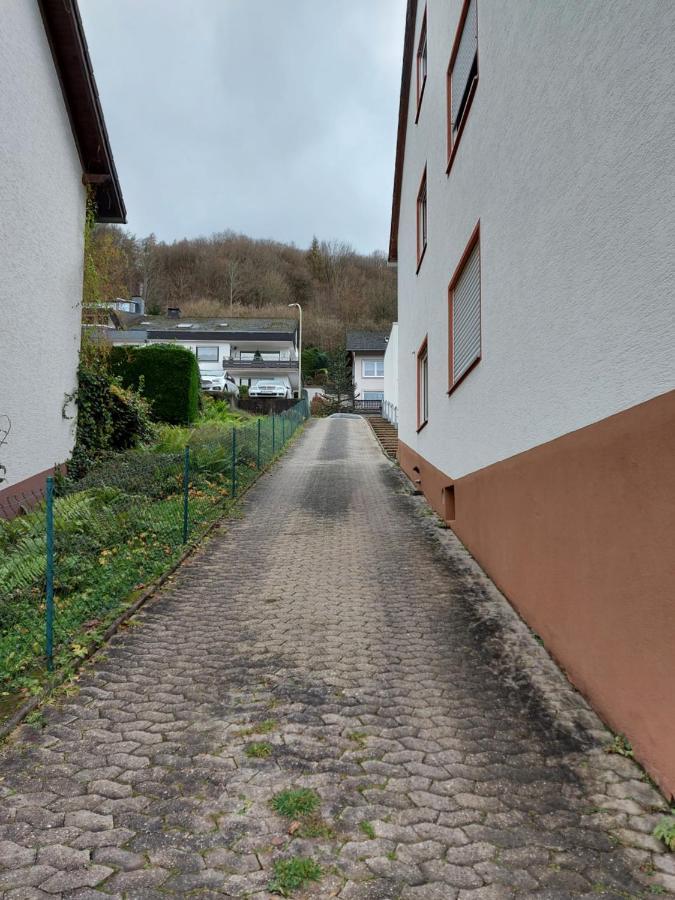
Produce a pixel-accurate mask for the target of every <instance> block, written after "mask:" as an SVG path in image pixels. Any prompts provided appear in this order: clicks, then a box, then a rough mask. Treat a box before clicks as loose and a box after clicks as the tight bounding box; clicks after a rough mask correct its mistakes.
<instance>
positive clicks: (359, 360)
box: [353, 350, 384, 400]
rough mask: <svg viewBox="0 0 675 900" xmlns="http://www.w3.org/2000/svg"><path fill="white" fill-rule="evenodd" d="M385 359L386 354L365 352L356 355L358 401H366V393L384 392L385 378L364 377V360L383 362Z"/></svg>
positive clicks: (355, 369)
mask: <svg viewBox="0 0 675 900" xmlns="http://www.w3.org/2000/svg"><path fill="white" fill-rule="evenodd" d="M383 358H384V353H377V352H374V351H373V352H367V351H365V350H364V351H363V352H362V353H361V352H358V353H354V369H353V376H354V386H355V396H356V399H357V400H365V399H366V398H365V392H366V391H380V392H382V391H384V378H371V377H365V376H364V375H363V362H364V360H371V359H376V360H380V361H381V360H382V359H383Z"/></svg>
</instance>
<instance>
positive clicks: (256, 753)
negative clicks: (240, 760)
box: [244, 741, 272, 759]
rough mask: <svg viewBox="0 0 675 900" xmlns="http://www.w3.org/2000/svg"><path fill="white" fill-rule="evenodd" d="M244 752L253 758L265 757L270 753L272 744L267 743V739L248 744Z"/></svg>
mask: <svg viewBox="0 0 675 900" xmlns="http://www.w3.org/2000/svg"><path fill="white" fill-rule="evenodd" d="M244 753H245V754H246V756H251V757H253V758H254V759H267V757H268V756H271V755H272V745H271V744H268V743H267V741H261V742H260V743H254V744H249V745H248V746H247V747H246V749H245V750H244Z"/></svg>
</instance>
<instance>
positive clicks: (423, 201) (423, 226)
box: [417, 166, 427, 272]
mask: <svg viewBox="0 0 675 900" xmlns="http://www.w3.org/2000/svg"><path fill="white" fill-rule="evenodd" d="M426 249H427V167H426V166H425V167H424V174H423V175H422V183H421V184H420V189H419V191H418V194H417V271H418V272H419V270H420V266H421V265H422V259H423V258H424V253H425V251H426Z"/></svg>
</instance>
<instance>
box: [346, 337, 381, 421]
mask: <svg viewBox="0 0 675 900" xmlns="http://www.w3.org/2000/svg"><path fill="white" fill-rule="evenodd" d="M387 338H388V335H387V333H386V332H384V331H348V332H347V341H346V345H345V346H346V350H347V355H348V357H349V362H350V365H351V369H352V378H353V381H354V396H355V398H356V400H357V401H370V402H372V403H381V402H382V400H383V399H384V352H385V350H386V349H387Z"/></svg>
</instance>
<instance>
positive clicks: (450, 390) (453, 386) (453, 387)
mask: <svg viewBox="0 0 675 900" xmlns="http://www.w3.org/2000/svg"><path fill="white" fill-rule="evenodd" d="M482 358H483V357H482V356H479V357H478V358H477V359H474V361H473V362H472V363H471V365H470V366H469V368H468V369H467V370H466V372H464V373H463V374H462V375H461V376H460V377H459V378H458V379H457V381H455V382H454V383H453V384H451V385H450V387H449V388H448V391H447V393H448V397H449V396H450V394H453V393H454V392H455V391H456V390H457V388H458V387H459V386H460V384H461V383H462V382H463V381H464V379H465V378H466V377H467V375H470V374H471V372H473V370H474V369H475V368H476V366H477V365H478V363H479V362H480V361H481V359H482Z"/></svg>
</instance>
